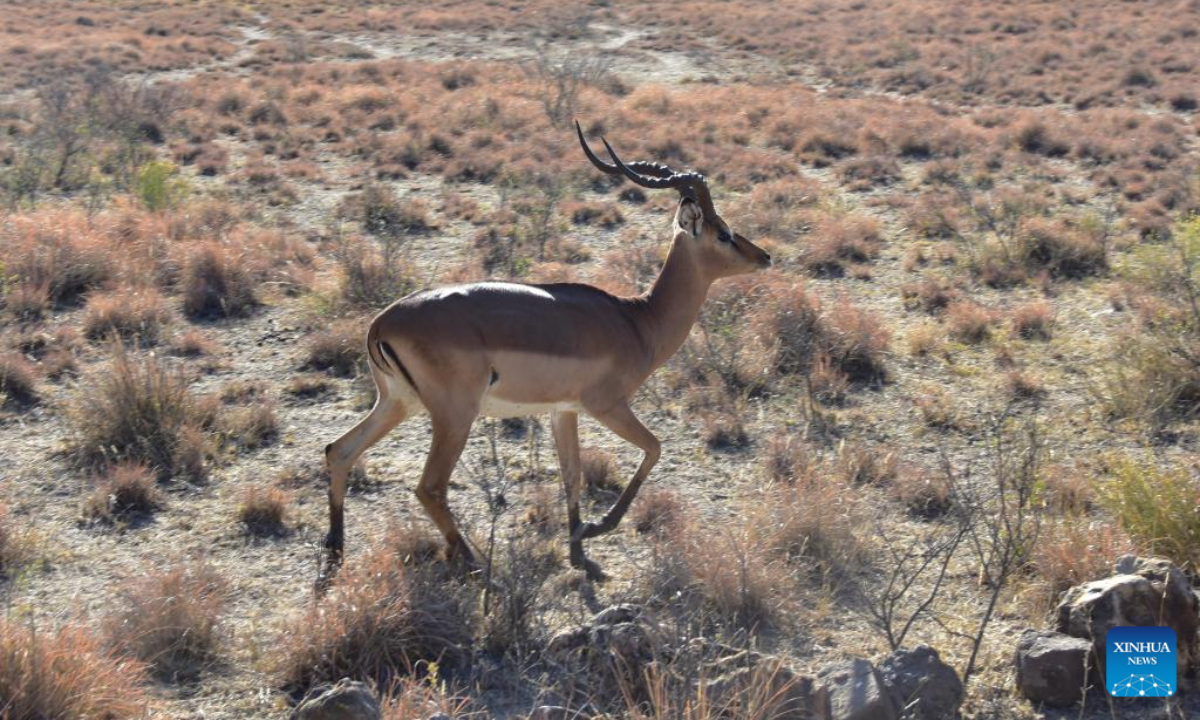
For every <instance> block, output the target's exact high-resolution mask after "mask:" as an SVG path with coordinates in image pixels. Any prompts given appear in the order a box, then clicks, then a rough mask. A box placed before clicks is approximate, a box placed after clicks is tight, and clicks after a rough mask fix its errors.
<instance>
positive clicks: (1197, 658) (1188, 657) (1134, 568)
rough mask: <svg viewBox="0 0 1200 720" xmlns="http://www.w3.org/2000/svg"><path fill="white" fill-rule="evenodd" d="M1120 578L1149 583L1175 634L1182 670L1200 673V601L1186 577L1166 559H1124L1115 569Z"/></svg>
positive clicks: (1124, 557) (1124, 556)
mask: <svg viewBox="0 0 1200 720" xmlns="http://www.w3.org/2000/svg"><path fill="white" fill-rule="evenodd" d="M1114 569H1115V570H1116V572H1117V573H1118V574H1122V575H1137V576H1138V577H1143V578H1145V579H1147V580H1149V581H1150V584H1151V585H1152V586H1153V587H1154V589H1155V591H1157V592H1158V593H1159V597H1160V598H1162V617H1163V618H1165V619H1166V622H1162V623H1156V624H1162V625H1168V626H1170V627H1171V628H1174V630H1175V636H1176V640H1177V645H1178V652H1179V670H1180V673H1181V674H1182V673H1183V671H1184V670H1185V669H1192V670H1200V645H1198V643H1200V638H1198V637H1197V630H1198V628H1200V599H1198V596H1197V594H1196V592H1195V591H1194V590H1192V583H1191V580H1190V579H1189V578H1188V576H1187V573H1185V572H1184V571H1183V570H1181V569H1180V568H1179V566H1178V565H1176V564H1174V563H1172V562H1171V561H1170V560H1167V559H1166V558H1141V557H1137V556H1136V555H1122V556H1121V557H1120V558H1119V559H1118V560H1117V562H1116V566H1115V568H1114Z"/></svg>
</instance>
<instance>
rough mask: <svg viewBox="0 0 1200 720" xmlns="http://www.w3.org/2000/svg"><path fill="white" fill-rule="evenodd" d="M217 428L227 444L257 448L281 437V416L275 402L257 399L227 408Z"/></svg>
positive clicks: (242, 447)
mask: <svg viewBox="0 0 1200 720" xmlns="http://www.w3.org/2000/svg"><path fill="white" fill-rule="evenodd" d="M217 430H218V431H219V432H220V434H221V437H222V440H223V441H224V442H225V444H226V445H228V446H231V447H237V448H240V449H242V450H257V449H258V448H261V447H266V446H267V445H270V444H271V443H273V442H274V441H275V440H276V439H278V437H279V418H278V417H277V416H276V415H275V405H274V403H272V402H270V401H267V400H257V401H254V402H251V403H250V404H248V405H245V406H242V407H230V408H226V409H225V410H224V411H223V412H222V413H221V418H220V422H219V423H218V427H217Z"/></svg>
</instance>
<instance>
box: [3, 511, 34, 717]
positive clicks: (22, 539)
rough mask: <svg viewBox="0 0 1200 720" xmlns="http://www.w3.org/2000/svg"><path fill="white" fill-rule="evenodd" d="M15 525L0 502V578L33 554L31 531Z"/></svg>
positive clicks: (9, 574)
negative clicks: (19, 528) (20, 528)
mask: <svg viewBox="0 0 1200 720" xmlns="http://www.w3.org/2000/svg"><path fill="white" fill-rule="evenodd" d="M16 526H17V523H15V522H13V520H12V518H11V516H10V515H9V511H8V506H7V505H3V504H0V579H3V578H6V577H9V576H11V575H12V574H13V572H14V571H15V570H17V569H18V568H20V567H21V566H22V565H24V564H25V563H27V562H29V561H30V560H32V559H33V557H34V554H35V553H34V548H33V539H34V537H33V535H32V533H31V532H30V531H29V530H28V529H25V530H18V529H17V527H16ZM0 697H2V696H0Z"/></svg>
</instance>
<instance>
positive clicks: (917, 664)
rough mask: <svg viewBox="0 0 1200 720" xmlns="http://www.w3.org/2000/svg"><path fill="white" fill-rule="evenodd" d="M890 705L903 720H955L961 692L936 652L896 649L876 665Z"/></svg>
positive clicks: (921, 648) (955, 675) (954, 675)
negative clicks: (890, 700) (891, 704)
mask: <svg viewBox="0 0 1200 720" xmlns="http://www.w3.org/2000/svg"><path fill="white" fill-rule="evenodd" d="M879 674H880V676H881V677H882V678H883V685H884V687H885V688H887V691H888V695H890V696H891V698H892V703H893V704H894V705H895V707H896V709H897V710H898V711H899V713H900V717H901V718H905V720H955V718H957V717H958V708H959V707H960V706H961V705H962V702H963V696H964V693H965V691H964V689H963V684H962V680H960V679H959V678H958V673H957V672H955V671H954V668H952V667H950V666H949V665H947V664H946V663H944V662H942V659H941V657H939V656H938V652H937V650H934V649H933V648H931V647H929V646H928V645H921V646H919V647H916V648H913V649H911V650H903V649H901V650H897V651H896V652H894V653H892V654H891V655H889V656H888V657H887V658H886V659H885V660H884V661H883V662H882V663H880V664H879Z"/></svg>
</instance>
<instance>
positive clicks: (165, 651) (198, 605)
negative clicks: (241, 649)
mask: <svg viewBox="0 0 1200 720" xmlns="http://www.w3.org/2000/svg"><path fill="white" fill-rule="evenodd" d="M227 597H228V583H227V582H226V580H225V579H224V578H223V577H221V575H219V574H218V573H217V571H216V570H214V569H213V568H211V567H209V566H207V565H204V564H197V563H190V564H186V565H181V566H177V567H175V568H171V569H168V570H164V571H159V572H154V573H151V574H150V575H148V576H146V577H142V578H139V579H136V580H130V581H128V582H127V584H125V586H124V587H122V588H121V589H120V590H119V592H118V606H117V609H116V610H114V611H113V613H112V614H111V615H109V616H108V617H107V618H106V619H105V622H104V634H105V636H106V637H107V638H108V642H109V643H111V645H112V646H113V647H115V648H117V649H118V650H119V651H120V652H121V653H122V654H124V655H126V656H128V657H131V658H135V659H136V660H138V661H140V662H142V663H145V665H146V667H147V668H148V669H149V670H150V672H151V673H152V674H153V675H154V676H156V677H158V678H159V679H162V680H165V681H170V682H179V681H184V680H191V679H194V678H195V677H196V676H198V675H199V674H200V673H201V672H203V671H204V670H205V669H207V668H209V667H211V666H212V665H213V664H214V663H216V662H217V660H218V657H219V652H220V649H221V644H222V642H223V636H222V631H221V613H222V611H223V609H224V605H225V602H226V599H227Z"/></svg>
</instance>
